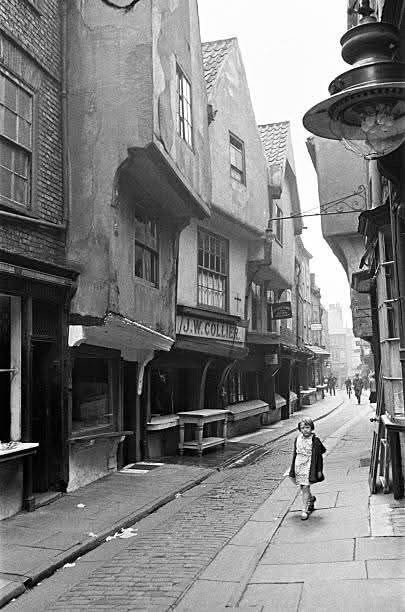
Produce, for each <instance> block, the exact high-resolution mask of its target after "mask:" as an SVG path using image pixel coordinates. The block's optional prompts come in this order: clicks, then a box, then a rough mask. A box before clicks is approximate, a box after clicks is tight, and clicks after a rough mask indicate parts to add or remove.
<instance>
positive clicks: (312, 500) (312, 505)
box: [308, 495, 316, 512]
mask: <svg viewBox="0 0 405 612" xmlns="http://www.w3.org/2000/svg"><path fill="white" fill-rule="evenodd" d="M315 502H316V497H315V495H311V498H310V500H309V503H308V512H313V511H314V510H315Z"/></svg>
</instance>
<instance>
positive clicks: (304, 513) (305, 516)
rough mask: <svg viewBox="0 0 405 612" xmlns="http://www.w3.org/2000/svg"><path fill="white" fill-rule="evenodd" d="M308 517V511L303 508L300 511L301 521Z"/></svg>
mask: <svg viewBox="0 0 405 612" xmlns="http://www.w3.org/2000/svg"><path fill="white" fill-rule="evenodd" d="M308 518H309V513H308V512H304V510H303V511H302V512H301V521H306V520H307V519H308Z"/></svg>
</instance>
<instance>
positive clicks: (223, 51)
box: [201, 38, 236, 95]
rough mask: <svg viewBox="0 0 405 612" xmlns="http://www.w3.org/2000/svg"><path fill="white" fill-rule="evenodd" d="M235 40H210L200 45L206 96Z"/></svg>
mask: <svg viewBox="0 0 405 612" xmlns="http://www.w3.org/2000/svg"><path fill="white" fill-rule="evenodd" d="M235 40H236V38H226V39H223V40H212V41H209V42H205V43H202V45H201V48H202V56H203V64H204V77H205V83H206V87H207V94H208V95H209V94H210V93H211V90H212V88H213V86H214V83H215V80H216V78H217V75H218V72H219V70H220V68H221V66H222V63H223V61H224V59H225V57H226V55H227V53H228V51H229V49H230V48H231V47H232V45H233V42H234V41H235Z"/></svg>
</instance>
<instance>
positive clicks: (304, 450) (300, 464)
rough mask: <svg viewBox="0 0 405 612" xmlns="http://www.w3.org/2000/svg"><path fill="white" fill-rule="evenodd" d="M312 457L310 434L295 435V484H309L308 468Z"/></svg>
mask: <svg viewBox="0 0 405 612" xmlns="http://www.w3.org/2000/svg"><path fill="white" fill-rule="evenodd" d="M311 457H312V436H309V438H305V437H304V436H303V435H302V434H299V435H298V437H297V456H296V458H295V482H296V483H297V485H309V470H310V467H311Z"/></svg>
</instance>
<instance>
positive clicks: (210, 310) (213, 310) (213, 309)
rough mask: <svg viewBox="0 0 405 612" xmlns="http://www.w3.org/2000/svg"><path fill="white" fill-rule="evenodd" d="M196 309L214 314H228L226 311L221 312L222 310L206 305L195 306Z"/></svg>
mask: <svg viewBox="0 0 405 612" xmlns="http://www.w3.org/2000/svg"><path fill="white" fill-rule="evenodd" d="M197 308H201V309H202V310H206V311H207V312H215V313H216V314H223V315H225V314H226V315H227V314H229V312H228V310H227V309H224V310H222V308H215V306H207V304H197Z"/></svg>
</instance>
